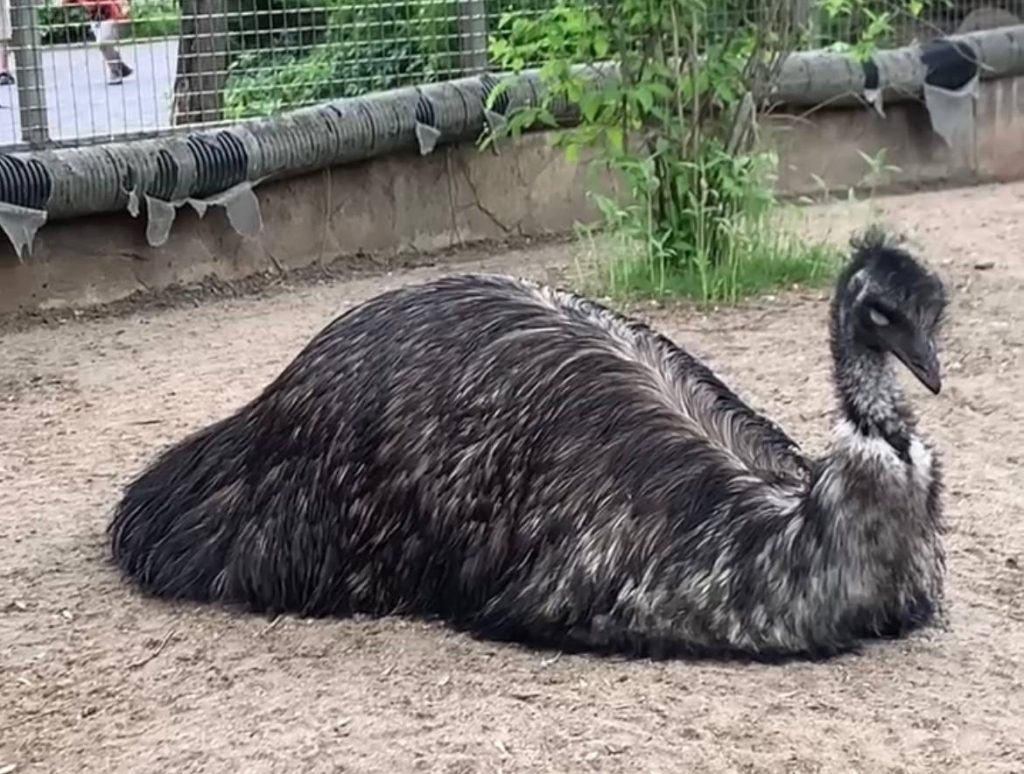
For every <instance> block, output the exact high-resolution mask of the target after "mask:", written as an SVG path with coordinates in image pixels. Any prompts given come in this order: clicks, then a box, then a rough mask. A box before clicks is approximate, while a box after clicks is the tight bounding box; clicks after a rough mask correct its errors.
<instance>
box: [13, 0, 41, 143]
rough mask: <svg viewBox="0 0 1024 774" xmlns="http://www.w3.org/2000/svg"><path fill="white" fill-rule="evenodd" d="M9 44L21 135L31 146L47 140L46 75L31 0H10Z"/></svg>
mask: <svg viewBox="0 0 1024 774" xmlns="http://www.w3.org/2000/svg"><path fill="white" fill-rule="evenodd" d="M11 48H12V49H13V50H14V52H13V53H14V77H15V79H16V80H17V83H18V108H19V110H18V112H19V114H20V115H21V139H22V140H24V141H25V142H27V143H28V144H29V145H30V146H32V147H33V148H39V147H42V146H45V145H47V144H48V143H49V142H50V127H49V124H48V122H47V118H46V79H45V76H44V75H43V57H42V51H41V49H42V40H41V36H40V32H39V22H38V19H37V18H36V4H35V0H11Z"/></svg>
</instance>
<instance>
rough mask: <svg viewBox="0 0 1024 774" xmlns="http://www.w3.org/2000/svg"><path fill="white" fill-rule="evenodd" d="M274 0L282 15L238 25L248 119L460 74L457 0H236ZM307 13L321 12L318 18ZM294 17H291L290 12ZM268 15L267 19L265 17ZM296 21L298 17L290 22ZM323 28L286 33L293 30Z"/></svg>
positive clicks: (233, 89)
mask: <svg viewBox="0 0 1024 774" xmlns="http://www.w3.org/2000/svg"><path fill="white" fill-rule="evenodd" d="M234 1H235V2H246V1H247V2H250V3H252V2H255V3H256V4H257V5H259V6H261V7H262V6H265V5H269V4H273V5H274V7H275V9H276V10H275V11H274V12H273V13H276V14H278V16H279V17H280V18H276V17H273V14H263V17H268V16H269V20H268V21H266V22H263V23H261V25H260V26H256V25H255V24H254V23H253V22H251V21H249V22H246V23H245V24H244V25H243V24H238V25H236V26H237V29H236V30H235V32H234V34H233V50H234V51H235V54H236V55H235V57H234V59H233V62H232V64H231V71H230V72H231V75H230V78H229V82H228V90H227V94H226V99H225V105H226V116H227V117H228V118H231V119H235V120H237V119H242V118H248V117H253V116H265V115H272V114H275V113H279V112H281V111H283V110H287V109H290V108H293V107H297V106H301V105H309V104H314V103H316V102H321V101H325V100H330V99H338V98H340V97H351V96H357V95H359V94H364V93H367V92H370V91H379V90H384V89H390V88H395V87H397V86H404V85H409V84H413V83H422V82H424V81H430V80H437V79H439V78H445V77H451V76H454V75H457V74H458V72H459V68H460V61H459V60H460V56H459V51H458V45H459V29H458V22H457V17H458V6H457V4H456V2H455V1H454V0H369V1H368V0H329V1H328V2H327V3H326V5H322V4H318V6H317V7H316V8H315V9H311V10H308V11H303V10H302V6H301V3H302V2H304V1H305V0H234ZM548 6H550V0H488V1H487V10H488V13H490V14H494V15H495V16H497V15H498V14H499V13H503V12H508V13H514V14H523V15H529V14H533V13H537V12H539V11H540V10H542V9H544V8H547V7H548ZM303 14H307V15H308V14H321V16H317V18H315V19H313V18H309V19H306V18H291V17H302V15H303ZM286 17H287V18H286ZM261 18H262V17H261ZM289 19H290V21H289ZM309 29H316V30H320V31H321V33H319V34H316V35H312V34H298V35H292V36H291V37H287V36H286V32H287V31H288V30H293V31H302V30H309Z"/></svg>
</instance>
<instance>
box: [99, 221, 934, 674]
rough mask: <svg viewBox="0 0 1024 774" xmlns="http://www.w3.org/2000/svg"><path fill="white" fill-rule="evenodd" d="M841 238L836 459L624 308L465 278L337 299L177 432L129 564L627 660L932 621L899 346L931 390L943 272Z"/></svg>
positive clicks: (210, 594) (334, 611)
mask: <svg viewBox="0 0 1024 774" xmlns="http://www.w3.org/2000/svg"><path fill="white" fill-rule="evenodd" d="M851 244H852V248H853V249H852V255H851V257H850V258H849V260H848V261H847V262H846V263H845V266H844V267H843V268H842V269H841V271H840V274H839V277H838V281H837V284H836V288H835V293H834V295H833V299H832V302H831V308H830V309H831V329H830V342H831V354H832V360H833V370H834V381H835V388H836V392H837V394H838V411H837V413H838V419H837V424H836V427H835V434H834V438H833V440H832V442H831V445H830V447H829V448H828V449H827V451H826V452H825V453H824V454H823V456H821V457H819V458H810V457H808V456H806V455H805V454H804V453H803V452H802V451H801V450H800V447H799V446H798V445H797V444H796V443H795V442H794V441H793V440H792V439H791V438H790V437H789V436H788V435H786V434H785V433H784V432H783V431H782V430H781V429H780V428H779V427H778V426H776V424H774V423H773V422H772V421H770V420H769V419H767V418H765V417H763V416H761V415H759V414H758V413H756V412H755V411H754V410H753V409H751V408H750V407H748V406H747V405H746V404H745V403H744V402H743V401H742V400H741V399H740V398H739V397H737V395H736V394H735V393H734V392H732V391H731V390H730V389H729V388H728V387H727V386H726V385H725V384H723V383H722V382H721V381H720V380H719V379H718V378H717V377H716V376H715V374H714V373H713V372H712V371H711V370H710V369H709V368H708V367H707V366H706V365H704V364H703V363H702V362H701V361H699V360H698V359H697V358H695V357H694V356H692V355H690V354H688V353H687V352H686V351H685V350H684V349H682V348H681V347H679V346H677V345H676V344H675V343H673V342H672V341H670V340H669V339H668V338H666V337H664V336H662V335H660V334H659V333H657V332H655V331H654V330H653V329H652V328H650V327H649V326H647V325H645V324H643V323H641V322H639V321H637V320H635V319H632V318H630V317H626V316H623V315H620V314H618V313H616V312H613V311H611V310H609V309H608V308H605V307H604V306H602V305H600V304H598V303H595V302H594V301H592V300H588V299H587V298H584V297H580V296H577V295H574V294H571V293H569V292H566V291H562V290H558V289H554V288H551V287H547V286H543V285H539V284H534V283H532V282H528V281H524V280H520V279H516V278H512V277H507V276H502V275H487V274H464V275H456V276H448V277H445V278H442V279H437V280H433V281H429V282H426V283H423V284H419V285H414V286H408V287H403V288H400V289H397V290H392V291H388V292H385V293H383V294H381V295H379V296H377V297H375V298H373V299H371V300H369V301H367V302H365V303H363V304H361V305H359V306H357V307H355V308H353V309H351V310H349V311H347V312H346V313H344V314H342V315H341V316H340V317H338V318H337V319H335V320H334V321H333V322H331V323H330V324H328V325H327V326H326V328H324V329H323V330H322V331H321V332H320V333H319V334H318V335H316V336H315V337H314V338H313V339H312V340H311V341H310V342H309V343H308V344H307V345H306V347H305V348H304V349H303V350H302V352H301V353H300V354H299V355H298V356H297V357H296V358H295V359H294V360H293V361H292V362H291V363H290V364H289V365H287V367H286V368H285V369H284V370H283V371H282V372H281V373H280V375H279V376H278V377H277V378H276V379H275V380H274V381H273V382H272V383H270V384H269V386H267V387H266V388H265V389H264V390H263V392H262V393H261V394H259V395H258V396H257V397H255V398H254V399H253V400H252V401H251V402H250V403H248V404H247V405H245V406H243V407H242V408H240V409H239V410H238V411H237V412H236V413H234V414H233V415H231V416H228V417H226V418H224V419H222V420H220V421H218V422H216V423H214V424H212V425H211V426H208V427H206V428H204V429H201V430H199V431H198V432H195V433H194V434H192V435H191V436H189V437H187V438H185V439H184V440H182V441H180V442H179V443H178V444H177V445H174V446H172V447H170V448H169V449H166V450H165V451H163V452H162V453H161V454H160V455H159V456H158V457H157V458H156V459H155V461H153V462H152V463H151V464H150V465H149V467H148V468H147V469H145V470H144V471H143V472H142V473H141V474H139V475H138V477H137V478H136V479H135V480H133V481H132V482H131V483H129V484H128V485H127V487H126V489H125V491H124V494H123V498H122V499H121V501H120V503H119V504H118V505H117V506H116V508H115V510H114V514H113V517H112V520H111V523H110V526H109V537H110V543H111V549H112V557H113V560H114V562H115V563H116V564H117V565H118V566H119V567H120V569H121V571H122V573H123V575H124V576H126V577H127V578H130V579H131V580H133V581H134V583H136V584H137V585H138V586H139V587H140V588H141V589H142V590H144V591H145V592H146V593H148V594H150V595H155V596H157V597H162V598H167V599H178V600H192V601H202V602H213V603H220V604H223V605H225V606H227V607H234V608H236V609H243V610H249V611H253V612H263V613H267V614H275V613H284V612H292V613H297V614H301V615H305V616H312V617H324V616H339V617H344V616H351V615H355V614H364V615H370V616H380V615H405V616H420V617H430V618H435V619H440V620H442V621H446V622H448V623H449V625H451V626H453V627H456V628H458V629H461V630H463V631H468V632H470V633H471V634H472V635H474V636H477V637H484V638H491V639H496V640H504V641H513V642H515V641H518V642H521V643H524V644H532V645H534V646H538V645H539V646H541V647H548V648H551V647H554V648H561V649H566V650H575V651H579V650H589V651H593V652H598V653H606V654H608V653H619V654H620V655H627V656H642V655H645V654H646V655H648V656H652V657H668V656H672V655H680V656H686V655H690V656H700V655H704V656H708V657H725V658H730V657H732V658H735V657H739V658H754V659H775V658H793V657H797V658H799V657H803V658H822V657H828V656H831V655H836V654H839V653H842V652H849V651H852V650H857V649H859V647H860V645H859V643H861V642H863V641H865V640H869V639H872V638H883V637H884V638H892V637H900V636H903V635H905V634H906V633H908V632H911V631H913V630H915V629H918V628H921V627H925V626H929V625H935V624H936V622H937V621H938V620H939V619H940V618H941V608H942V597H943V577H944V572H945V558H944V551H943V545H942V535H943V532H944V528H943V522H942V513H941V493H942V483H941V469H940V465H939V460H938V458H937V454H936V452H935V451H934V450H933V448H932V447H931V445H930V444H929V443H928V442H927V441H926V440H925V439H923V438H922V437H921V436H920V435H919V434H918V432H917V429H916V422H915V419H914V416H913V414H912V413H911V410H910V408H909V406H908V403H907V401H906V399H905V397H904V395H903V393H902V391H901V388H900V386H899V383H898V380H897V374H896V372H895V369H894V365H895V363H896V362H897V361H899V362H902V363H903V364H904V365H905V366H906V367H907V368H908V369H909V370H910V372H911V373H912V374H913V375H914V376H916V377H917V379H919V380H920V382H921V383H923V384H924V385H925V387H927V388H928V390H930V391H931V392H932V393H936V394H937V393H938V392H939V390H940V386H941V380H940V366H939V360H938V357H937V354H936V344H935V342H936V337H937V334H938V332H939V330H940V327H941V323H942V321H943V319H944V312H945V310H946V305H947V295H946V290H945V287H944V285H943V283H942V281H941V280H940V279H939V278H938V276H937V275H935V274H934V273H932V272H931V271H929V270H928V269H926V268H924V267H923V266H922V265H921V264H919V263H918V262H917V260H916V259H915V258H914V257H913V256H911V255H910V254H909V253H908V252H907V251H906V250H904V249H903V248H902V247H899V246H897V245H896V244H894V243H892V242H891V240H889V239H888V238H887V237H886V236H885V235H884V234H882V233H881V232H877V231H871V232H869V233H868V235H867V236H865V237H862V238H859V239H854V240H851Z"/></svg>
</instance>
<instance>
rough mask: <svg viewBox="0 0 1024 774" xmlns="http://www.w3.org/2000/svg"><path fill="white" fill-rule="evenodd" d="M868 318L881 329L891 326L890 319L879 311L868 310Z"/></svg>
mask: <svg viewBox="0 0 1024 774" xmlns="http://www.w3.org/2000/svg"><path fill="white" fill-rule="evenodd" d="M868 317H869V318H870V319H871V322H872V323H874V324H875V325H877V326H878V327H879V328H884V327H885V326H886V325H888V324H889V318H888V317H886V316H885V315H884V314H882V313H881V312H879V311H878V310H877V309H868Z"/></svg>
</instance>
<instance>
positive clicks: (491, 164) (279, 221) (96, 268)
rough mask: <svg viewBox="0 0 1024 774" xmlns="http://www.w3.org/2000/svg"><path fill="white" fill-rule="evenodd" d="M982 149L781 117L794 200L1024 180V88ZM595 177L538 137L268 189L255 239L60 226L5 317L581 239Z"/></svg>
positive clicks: (983, 132)
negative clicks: (876, 173) (448, 251)
mask: <svg viewBox="0 0 1024 774" xmlns="http://www.w3.org/2000/svg"><path fill="white" fill-rule="evenodd" d="M976 113H977V130H976V134H975V143H974V145H973V146H972V147H968V148H965V149H961V150H959V151H957V152H952V151H950V150H949V149H948V148H946V146H945V145H944V144H943V142H942V141H941V139H940V138H939V137H938V136H937V135H935V134H934V133H933V132H932V131H931V126H930V121H929V117H928V113H927V112H926V110H925V109H924V107H923V106H921V105H918V104H914V103H909V104H903V105H891V106H888V108H887V111H886V117H885V118H881V117H879V116H878V115H876V114H875V113H874V112H872V111H870V110H867V109H863V108H861V109H855V110H848V109H841V110H819V111H816V112H815V113H813V114H811V115H809V116H804V117H796V116H775V117H773V118H772V119H771V120H770V121H769V122H768V124H767V126H766V129H767V131H766V132H765V138H766V142H767V143H769V144H770V145H772V146H774V147H775V148H776V149H777V150H778V152H779V155H780V178H779V189H780V191H781V192H783V193H787V194H820V193H822V189H821V181H824V182H825V184H826V186H827V188H829V189H831V190H833V191H835V190H837V189H838V190H845V189H846V188H848V187H850V186H856V185H858V184H860V183H862V182H863V181H864V177H865V175H866V174H867V173H868V172H869V171H870V169H869V166H868V164H867V163H866V162H865V161H864V158H863V157H862V156H861V155H860V153H858V151H860V152H862V153H864V154H866V155H868V156H875V155H876V154H877V153H878V151H880V150H882V149H885V160H886V163H887V164H890V165H893V166H895V167H898V168H899V171H896V172H890V173H888V174H887V175H886V177H885V179H883V180H882V181H881V183H882V188H886V187H893V186H896V187H913V186H929V185H936V184H943V183H945V184H966V183H972V182H980V181H993V180H999V181H1004V180H1015V179H1022V178H1024V78H1017V79H1005V80H998V81H988V82H985V83H983V84H981V94H980V98H979V100H978V102H977V105H976ZM585 175H586V172H585V169H584V167H582V166H579V165H572V164H568V163H567V162H566V161H565V159H564V157H563V155H562V152H561V151H559V150H558V149H555V148H552V147H551V136H550V135H548V134H535V135H531V136H528V137H526V138H524V139H523V140H522V141H521V142H519V143H517V144H515V145H512V144H509V143H506V144H505V145H503V146H502V147H501V152H500V155H495V154H493V153H491V152H480V151H478V150H477V149H476V148H474V147H457V148H447V149H444V150H443V151H442V150H439V151H438V152H436V153H435V154H433V155H431V156H427V157H420V156H418V155H413V154H410V155H406V156H394V157H389V158H384V159H378V160H374V161H369V162H365V163H362V164H356V165H352V166H346V167H338V168H334V169H331V170H325V171H323V172H320V173H316V174H312V175H308V176H305V177H301V178H295V179H292V180H285V181H279V182H274V183H268V184H266V185H263V186H261V187H260V188H258V189H257V193H258V196H259V199H260V204H261V210H262V213H263V218H264V229H263V233H262V234H261V235H260V236H259V237H258V238H256V239H244V238H242V237H240V236H238V235H237V234H236V233H235V232H234V231H233V230H232V229H231V228H230V226H228V224H227V222H226V219H225V218H224V216H223V214H222V212H221V211H220V210H212V211H210V212H209V213H208V214H207V215H206V217H205V218H204V219H202V220H200V219H198V217H197V216H196V215H195V213H194V212H193V211H192V210H191V209H190V208H183V209H182V210H180V211H179V214H178V219H177V221H176V222H175V224H174V227H173V229H172V231H171V238H170V241H169V242H168V243H167V244H166V245H164V246H163V247H160V248H151V247H149V245H148V244H147V243H146V240H145V236H144V232H145V223H144V222H143V221H142V220H135V219H133V218H131V217H130V216H129V215H128V214H127V213H117V214H111V215H105V216H102V217H96V218H89V219H78V220H74V221H63V222H55V223H51V224H48V225H47V226H45V227H44V228H43V229H42V230H41V231H40V232H39V234H38V236H37V238H36V242H35V246H34V251H33V254H32V255H31V256H27V257H26V258H25V260H24V262H19V261H18V259H17V258H16V257H15V256H14V253H13V250H12V249H11V248H10V245H9V244H8V243H7V242H6V240H4V241H3V243H2V246H0V313H7V312H16V311H27V310H41V309H52V308H58V307H66V306H73V307H78V306H86V305H91V304H96V303H105V302H109V301H114V300H117V299H121V298H124V297H126V296H128V295H130V294H132V293H134V292H137V291H143V292H148V291H156V290H159V289H161V288H164V287H167V286H168V285H171V284H188V283H194V282H198V281H200V280H202V279H204V278H205V277H208V276H209V275H214V276H216V277H217V278H219V279H221V280H236V279H240V278H243V277H247V276H251V275H254V274H258V273H262V272H268V271H270V272H273V271H280V270H282V269H295V268H300V267H305V266H309V265H311V264H315V263H317V262H324V263H328V262H332V261H334V260H336V259H338V258H345V257H349V258H352V259H354V260H357V259H358V258H359V257H360V256H365V255H366V254H377V255H384V256H389V255H396V254H399V253H404V252H409V251H421V252H422V251H425V252H431V251H436V250H440V249H444V248H449V247H453V246H457V245H460V244H467V243H472V242H475V241H480V240H485V239H503V238H508V237H510V236H539V235H543V234H551V233H560V232H566V231H569V230H571V229H572V228H573V225H574V223H576V222H577V221H579V220H590V219H592V218H593V217H594V216H595V215H596V213H595V211H594V209H593V207H592V206H591V204H590V203H589V201H588V200H587V198H586V197H585V195H584V190H585V185H584V183H585V182H586V181H585Z"/></svg>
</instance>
